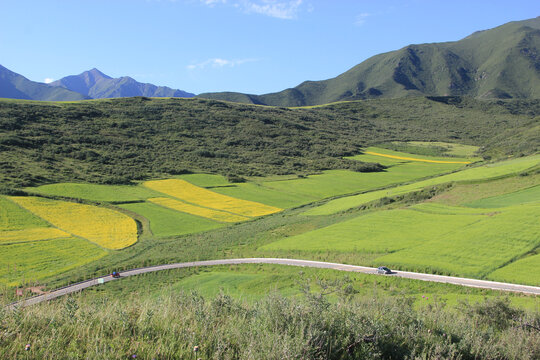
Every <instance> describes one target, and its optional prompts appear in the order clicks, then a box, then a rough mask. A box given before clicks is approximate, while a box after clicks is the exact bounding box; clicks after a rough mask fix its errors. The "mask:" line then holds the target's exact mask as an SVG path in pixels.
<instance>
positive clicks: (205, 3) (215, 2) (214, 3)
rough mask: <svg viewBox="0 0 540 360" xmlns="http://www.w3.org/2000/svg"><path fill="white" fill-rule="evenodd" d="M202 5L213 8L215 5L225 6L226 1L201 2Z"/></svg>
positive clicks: (208, 0) (204, 0) (202, 0)
mask: <svg viewBox="0 0 540 360" xmlns="http://www.w3.org/2000/svg"><path fill="white" fill-rule="evenodd" d="M201 2H202V3H203V4H204V5H208V6H214V5H216V4H226V3H227V0H201Z"/></svg>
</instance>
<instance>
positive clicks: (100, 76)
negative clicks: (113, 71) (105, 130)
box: [0, 65, 195, 101]
mask: <svg viewBox="0 0 540 360" xmlns="http://www.w3.org/2000/svg"><path fill="white" fill-rule="evenodd" d="M132 96H146V97H193V96H195V94H192V93H188V92H185V91H182V90H175V89H171V88H169V87H166V86H156V85H153V84H146V83H140V82H137V81H136V80H134V79H133V78H130V77H129V76H123V77H120V78H112V77H110V76H108V75H105V74H104V73H102V72H101V71H99V70H98V69H92V70H89V71H85V72H83V73H81V74H79V75H71V76H66V77H64V78H62V79H60V80H57V81H55V82H52V83H50V84H44V83H40V82H35V81H31V80H28V79H27V78H25V77H24V76H22V75H19V74H17V73H15V72H13V71H11V70H9V69H7V68H5V67H3V66H2V65H0V97H3V98H12V99H26V100H45V101H75V100H85V99H104V98H119V97H132Z"/></svg>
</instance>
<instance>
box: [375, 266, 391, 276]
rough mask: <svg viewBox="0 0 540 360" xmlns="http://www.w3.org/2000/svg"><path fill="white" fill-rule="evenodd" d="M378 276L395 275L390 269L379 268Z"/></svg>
mask: <svg viewBox="0 0 540 360" xmlns="http://www.w3.org/2000/svg"><path fill="white" fill-rule="evenodd" d="M377 274H385V275H388V274H393V272H392V270H390V269H389V268H387V267H386V266H379V267H378V268H377Z"/></svg>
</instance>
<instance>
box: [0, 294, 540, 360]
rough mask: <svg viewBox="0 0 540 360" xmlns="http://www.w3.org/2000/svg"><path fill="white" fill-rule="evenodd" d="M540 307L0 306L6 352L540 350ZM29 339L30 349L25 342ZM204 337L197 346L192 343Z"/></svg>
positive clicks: (0, 346) (143, 355)
mask: <svg viewBox="0 0 540 360" xmlns="http://www.w3.org/2000/svg"><path fill="white" fill-rule="evenodd" d="M539 330H540V316H539V314H538V313H536V314H526V313H525V312H523V311H521V310H516V309H513V308H512V307H510V306H509V303H508V302H507V301H505V300H492V301H486V302H484V303H482V304H477V305H466V304H462V305H460V306H459V307H458V308H452V309H450V308H446V307H444V306H443V305H442V304H438V303H435V305H433V306H428V307H423V308H421V309H418V307H413V303H412V301H411V300H410V299H393V298H377V297H368V298H361V299H359V300H354V301H353V300H348V299H347V298H346V297H345V296H342V297H340V299H339V300H337V301H333V302H328V301H327V299H326V298H325V297H324V296H320V295H316V294H315V295H314V294H307V296H306V298H304V299H298V298H292V299H288V298H283V297H281V296H279V295H277V294H274V295H269V296H268V297H266V298H264V299H263V300H262V301H259V302H257V303H247V302H241V301H238V300H234V299H232V298H231V297H229V296H227V295H223V294H220V295H218V296H216V297H215V298H214V299H209V300H206V299H204V298H202V297H200V296H199V295H197V294H193V293H192V294H171V295H166V296H162V297H160V298H158V299H138V298H133V299H130V300H129V301H121V300H117V299H114V300H112V299H104V298H102V299H99V300H97V299H95V298H94V299H88V298H85V297H75V298H65V299H63V300H62V301H58V302H53V303H50V304H44V305H41V306H36V307H31V308H27V309H20V310H18V311H7V310H0V354H2V358H5V359H15V358H17V359H19V358H25V359H26V358H28V359H68V358H70V359H71V358H73V359H79V358H88V359H128V358H133V356H134V355H136V357H137V358H138V359H154V358H155V359H192V358H201V359H425V358H439V359H475V358H476V359H479V358H481V359H538V358H540V331H539ZM26 344H30V350H28V351H26V350H25V346H26ZM195 346H198V347H199V351H198V352H197V353H196V354H195V353H194V352H193V349H194V347H195Z"/></svg>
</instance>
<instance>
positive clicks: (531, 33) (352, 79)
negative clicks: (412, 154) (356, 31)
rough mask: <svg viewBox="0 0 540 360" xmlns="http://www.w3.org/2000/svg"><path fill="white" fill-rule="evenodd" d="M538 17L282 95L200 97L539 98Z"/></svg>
mask: <svg viewBox="0 0 540 360" xmlns="http://www.w3.org/2000/svg"><path fill="white" fill-rule="evenodd" d="M539 49H540V18H534V19H529V20H524V21H515V22H510V23H507V24H504V25H502V26H499V27H497V28H494V29H490V30H485V31H479V32H476V33H474V34H472V35H471V36H468V37H466V38H465V39H462V40H460V41H454V42H447V43H434V44H419V45H409V46H406V47H405V48H402V49H399V50H396V51H392V52H388V53H384V54H379V55H376V56H373V57H371V58H369V59H367V60H366V61H364V62H362V63H360V64H358V65H357V66H355V67H353V68H352V69H350V70H348V71H346V72H344V73H343V74H341V75H339V76H337V77H335V78H332V79H328V80H324V81H306V82H304V83H302V84H300V85H298V86H297V87H295V88H292V89H286V90H283V91H281V92H277V93H272V94H264V95H248V94H239V93H206V94H200V95H199V96H200V97H204V98H209V99H219V100H228V101H236V102H244V103H251V104H264V105H273V106H305V105H317V104H327V103H330V102H335V101H343V100H359V99H378V98H396V97H406V96H418V95H422V94H424V95H437V96H445V95H461V96H462V95H467V96H472V97H479V98H501V99H507V98H538V97H539V96H540V76H539V73H538V69H539V67H540V58H539V57H538V51H539Z"/></svg>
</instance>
